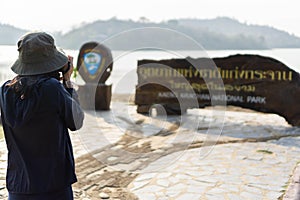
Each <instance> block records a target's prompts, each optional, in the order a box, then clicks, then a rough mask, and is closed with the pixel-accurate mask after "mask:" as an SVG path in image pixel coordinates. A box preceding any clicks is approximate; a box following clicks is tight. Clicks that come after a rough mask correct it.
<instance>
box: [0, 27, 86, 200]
mask: <svg viewBox="0 0 300 200" xmlns="http://www.w3.org/2000/svg"><path fill="white" fill-rule="evenodd" d="M18 51H19V57H18V59H17V60H16V61H15V63H14V64H13V66H12V67H11V69H12V71H14V72H15V73H16V74H17V76H16V77H15V78H14V79H13V80H11V81H7V82H6V83H4V84H3V86H2V87H1V93H0V106H1V118H2V124H3V129H4V136H5V140H6V144H7V149H8V166H7V175H6V187H7V189H8V192H9V197H8V198H9V200H25V199H26V200H27V199H28V200H29V199H30V200H48V199H49V200H50V199H51V200H71V199H73V192H72V186H71V185H72V184H73V183H74V182H76V181H77V179H76V175H75V167H74V157H73V150H72V144H71V140H70V136H69V133H68V129H70V130H72V131H74V130H77V129H79V128H80V127H81V126H82V123H83V118H84V114H83V111H82V110H81V108H80V105H79V102H78V98H77V94H76V92H75V90H74V89H73V87H72V84H71V82H70V77H71V74H72V72H73V64H72V61H73V58H72V57H70V56H69V57H67V56H66V55H64V54H63V53H62V52H60V51H58V50H57V49H56V47H55V44H54V39H53V38H52V37H51V36H50V35H49V34H47V33H44V32H33V33H28V34H26V35H25V36H23V37H22V38H21V39H20V40H19V41H18ZM61 81H62V83H61Z"/></svg>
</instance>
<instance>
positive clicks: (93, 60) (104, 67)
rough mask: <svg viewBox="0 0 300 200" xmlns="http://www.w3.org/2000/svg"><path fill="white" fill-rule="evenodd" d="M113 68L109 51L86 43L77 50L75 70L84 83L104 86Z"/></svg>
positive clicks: (97, 45) (97, 44) (96, 44)
mask: <svg viewBox="0 0 300 200" xmlns="http://www.w3.org/2000/svg"><path fill="white" fill-rule="evenodd" d="M112 67H113V59H112V54H111V50H110V49H109V48H108V47H106V46H104V45H103V44H99V43H97V42H87V43H85V44H83V45H82V46H81V48H80V50H79V55H78V60H77V69H78V73H79V74H80V76H81V77H82V79H83V80H84V81H85V83H94V84H98V83H101V84H104V83H105V81H106V80H107V79H108V78H109V76H110V73H111V71H112Z"/></svg>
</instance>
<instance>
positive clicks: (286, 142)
mask: <svg viewBox="0 0 300 200" xmlns="http://www.w3.org/2000/svg"><path fill="white" fill-rule="evenodd" d="M112 108H113V109H112V110H110V111H104V112H91V111H87V112H86V118H85V121H84V126H83V128H82V129H81V130H79V131H76V132H73V133H71V139H72V142H73V146H74V154H75V158H76V170H77V174H78V178H79V180H78V183H76V184H75V185H74V195H75V199H78V200H89V199H92V200H93V199H95V200H97V199H112V200H117V199H119V200H120V199H122V200H123V199H124V200H137V199H141V200H144V199H145V200H148V199H176V200H177V199H193V200H194V199H230V200H231V199H234V200H235V199H277V198H278V197H282V196H283V194H284V192H285V190H286V189H287V188H288V185H289V181H291V175H292V174H293V170H294V168H295V166H296V165H297V163H298V162H299V161H300V157H299V151H300V150H299V147H300V143H299V141H300V139H299V136H300V131H299V129H298V128H294V127H291V126H290V125H288V124H287V123H286V121H285V120H284V119H283V118H282V117H279V116H277V115H273V114H261V113H257V112H244V111H243V110H242V111H243V112H240V111H232V109H231V110H230V111H228V110H227V111H226V112H224V111H222V110H218V109H217V110H211V109H194V110H189V112H188V113H187V115H185V116H184V119H183V120H182V118H180V117H178V116H177V117H176V116H172V117H168V118H165V119H164V118H159V117H154V118H153V117H152V118H151V117H149V116H144V115H139V114H137V113H136V112H135V109H136V108H135V106H133V105H126V104H125V103H124V102H113V103H112ZM124 113H125V114H124ZM126 113H127V114H126ZM195 122H197V123H196V124H195ZM198 122H199V123H198ZM223 124H224V126H223ZM195 127H196V129H195ZM220 133H222V134H220ZM5 170H6V146H5V142H4V141H0V199H5V198H6V197H7V191H6V188H5ZM293 198H297V197H295V196H293V197H290V198H289V199H293Z"/></svg>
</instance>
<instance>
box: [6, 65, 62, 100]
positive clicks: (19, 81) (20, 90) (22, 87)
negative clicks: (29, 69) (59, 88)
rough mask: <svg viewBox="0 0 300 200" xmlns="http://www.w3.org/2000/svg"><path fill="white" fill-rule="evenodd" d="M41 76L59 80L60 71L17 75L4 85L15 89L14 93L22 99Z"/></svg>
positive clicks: (28, 94) (27, 95)
mask: <svg viewBox="0 0 300 200" xmlns="http://www.w3.org/2000/svg"><path fill="white" fill-rule="evenodd" d="M41 78H55V79H57V80H60V79H61V78H60V71H54V72H49V73H46V74H39V75H18V76H16V77H15V78H13V79H12V80H11V81H10V82H8V83H7V84H6V85H5V86H7V87H11V88H12V89H13V90H14V91H15V93H17V94H18V95H20V98H21V99H24V98H25V97H29V96H30V94H31V91H32V89H33V86H34V85H35V84H36V83H37V82H38V81H39V80H40V79H41Z"/></svg>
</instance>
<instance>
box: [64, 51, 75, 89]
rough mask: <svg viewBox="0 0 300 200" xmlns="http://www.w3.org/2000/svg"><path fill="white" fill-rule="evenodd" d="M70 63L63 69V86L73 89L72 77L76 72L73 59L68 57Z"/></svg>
mask: <svg viewBox="0 0 300 200" xmlns="http://www.w3.org/2000/svg"><path fill="white" fill-rule="evenodd" d="M68 59H69V61H68V63H67V64H66V65H65V66H64V67H63V68H62V71H63V84H64V86H65V87H66V88H73V84H72V82H71V75H72V73H73V70H74V66H73V57H72V56H68Z"/></svg>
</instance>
